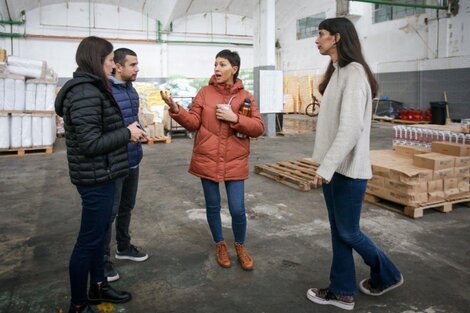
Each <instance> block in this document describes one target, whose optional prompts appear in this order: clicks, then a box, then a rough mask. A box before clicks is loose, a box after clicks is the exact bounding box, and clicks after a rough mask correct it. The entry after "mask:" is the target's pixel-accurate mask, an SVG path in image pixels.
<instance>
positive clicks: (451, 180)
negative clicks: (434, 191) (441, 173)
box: [443, 177, 459, 191]
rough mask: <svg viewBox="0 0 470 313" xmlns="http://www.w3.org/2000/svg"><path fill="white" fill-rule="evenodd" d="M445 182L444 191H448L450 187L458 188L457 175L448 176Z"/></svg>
mask: <svg viewBox="0 0 470 313" xmlns="http://www.w3.org/2000/svg"><path fill="white" fill-rule="evenodd" d="M443 183H444V191H446V190H449V189H454V188H458V186H459V185H458V183H459V179H458V178H456V177H453V178H446V179H444V180H443Z"/></svg>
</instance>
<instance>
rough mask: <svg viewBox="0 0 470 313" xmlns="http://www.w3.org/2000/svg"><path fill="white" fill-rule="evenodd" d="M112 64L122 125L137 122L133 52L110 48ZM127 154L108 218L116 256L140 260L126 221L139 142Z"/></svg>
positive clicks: (108, 267)
mask: <svg viewBox="0 0 470 313" xmlns="http://www.w3.org/2000/svg"><path fill="white" fill-rule="evenodd" d="M114 62H115V64H116V67H115V74H114V76H111V77H110V83H111V87H112V93H113V96H114V98H115V99H116V102H117V103H118V105H119V107H120V109H121V114H122V118H123V120H124V124H125V126H127V125H130V124H132V123H134V122H136V121H137V122H138V113H139V95H138V94H137V91H136V90H135V89H134V87H133V86H132V82H133V81H135V79H136V78H137V73H138V72H139V66H138V64H139V62H138V60H137V55H136V54H135V52H134V51H132V50H130V49H127V48H121V49H117V50H116V51H114ZM127 150H128V156H129V176H127V177H125V178H122V179H120V180H119V181H117V182H116V191H115V196H114V207H113V216H112V221H114V219H116V242H117V251H116V255H115V257H116V259H123V260H132V261H138V262H142V261H145V260H147V259H148V257H149V256H148V254H147V253H145V252H143V251H140V250H139V249H138V248H137V247H135V246H134V245H133V244H131V237H130V235H129V224H130V222H131V212H132V209H133V208H134V205H135V199H136V195H137V187H138V185H139V163H140V161H141V160H142V156H143V153H142V145H141V144H140V142H138V143H129V144H128V146H127ZM111 233H112V227H110V228H109V231H108V234H107V237H106V240H105V276H106V277H107V279H108V281H109V282H111V281H115V280H118V279H119V274H118V273H117V272H116V270H115V269H114V266H113V263H112V262H111V261H110V250H111V248H110V243H111Z"/></svg>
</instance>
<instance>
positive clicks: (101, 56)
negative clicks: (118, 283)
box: [55, 37, 144, 313]
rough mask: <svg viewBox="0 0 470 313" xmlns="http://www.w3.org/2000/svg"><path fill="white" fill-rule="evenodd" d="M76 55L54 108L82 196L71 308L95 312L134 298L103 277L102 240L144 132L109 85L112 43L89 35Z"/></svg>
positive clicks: (72, 174) (72, 262)
mask: <svg viewBox="0 0 470 313" xmlns="http://www.w3.org/2000/svg"><path fill="white" fill-rule="evenodd" d="M75 58H76V62H77V64H78V68H77V71H76V72H75V73H74V74H73V79H71V80H69V81H68V82H67V83H66V84H65V85H64V87H62V89H61V90H60V92H59V94H58V95H57V99H56V102H55V110H56V113H57V114H58V115H59V116H62V117H63V118H64V125H65V140H66V145H67V159H68V163H69V174H70V178H71V180H72V183H73V184H74V185H76V187H77V190H78V192H79V193H80V196H81V198H82V219H81V225H80V232H79V234H78V238H77V242H76V244H75V247H74V249H73V252H72V256H71V257H70V266H69V274H70V285H71V292H72V298H71V305H70V309H69V313H78V312H80V313H94V312H95V311H94V310H93V309H92V308H91V307H90V306H89V304H97V303H100V302H113V303H124V302H127V301H129V300H130V299H131V294H130V293H128V292H125V291H118V290H115V289H113V288H112V287H111V286H109V284H108V282H107V281H106V279H105V277H104V263H103V255H104V250H103V240H104V236H105V234H106V231H107V229H108V227H110V222H111V213H112V208H113V199H114V189H115V180H116V179H117V178H120V177H124V176H126V175H127V173H128V168H129V162H128V160H127V144H128V142H129V140H130V141H137V140H139V139H140V138H141V137H143V136H144V133H143V132H142V131H141V130H140V129H139V128H138V127H137V125H136V123H134V124H131V125H129V126H128V127H127V128H126V127H125V126H124V123H123V121H122V117H121V113H120V109H119V106H118V105H117V103H116V101H115V100H114V98H113V96H112V94H111V92H110V90H109V85H108V78H107V77H108V76H109V75H111V72H112V70H113V68H114V61H113V46H112V44H111V43H110V42H108V41H107V40H105V39H102V38H98V37H87V38H85V39H83V40H82V42H81V43H80V45H79V46H78V49H77V53H76V57H75ZM88 275H90V290H89V292H88V296H87V281H88Z"/></svg>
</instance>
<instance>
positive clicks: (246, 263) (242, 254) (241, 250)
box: [235, 243, 254, 271]
mask: <svg viewBox="0 0 470 313" xmlns="http://www.w3.org/2000/svg"><path fill="white" fill-rule="evenodd" d="M235 250H237V257H238V262H240V265H241V267H242V269H244V270H245V271H251V270H252V269H253V265H254V264H253V259H252V258H251V257H250V255H249V254H248V251H246V249H245V246H244V245H242V244H239V243H235Z"/></svg>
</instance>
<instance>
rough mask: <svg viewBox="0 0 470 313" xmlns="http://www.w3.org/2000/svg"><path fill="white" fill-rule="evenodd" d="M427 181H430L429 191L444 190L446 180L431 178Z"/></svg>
mask: <svg viewBox="0 0 470 313" xmlns="http://www.w3.org/2000/svg"><path fill="white" fill-rule="evenodd" d="M427 183H428V192H434V191H443V190H444V181H443V180H442V179H435V180H430V181H428V182H427Z"/></svg>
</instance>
